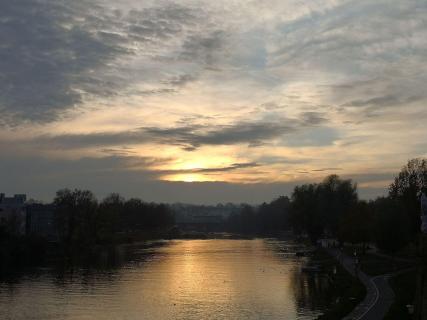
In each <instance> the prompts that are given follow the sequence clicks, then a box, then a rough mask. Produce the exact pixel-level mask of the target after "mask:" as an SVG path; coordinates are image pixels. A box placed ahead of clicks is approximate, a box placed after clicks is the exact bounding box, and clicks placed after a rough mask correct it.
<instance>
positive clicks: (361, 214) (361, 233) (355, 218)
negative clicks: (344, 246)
mask: <svg viewBox="0 0 427 320" xmlns="http://www.w3.org/2000/svg"><path fill="white" fill-rule="evenodd" d="M372 211H373V210H372V205H371V204H370V203H367V202H365V201H359V202H358V203H357V204H356V205H354V206H353V207H352V208H351V209H350V210H348V211H347V212H346V213H345V214H344V215H343V216H342V217H341V219H340V221H339V232H338V239H339V241H340V242H349V243H352V244H358V243H361V244H362V246H363V250H364V249H365V245H366V243H368V242H369V240H371V234H372V223H373V212H372Z"/></svg>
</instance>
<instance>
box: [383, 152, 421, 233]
mask: <svg viewBox="0 0 427 320" xmlns="http://www.w3.org/2000/svg"><path fill="white" fill-rule="evenodd" d="M421 192H425V193H427V159H419V158H417V159H412V160H409V161H408V163H407V164H406V165H405V166H404V167H403V168H402V169H401V171H400V172H399V174H398V176H397V177H395V179H394V182H393V183H392V184H391V185H390V187H389V195H390V198H391V199H394V200H397V201H399V202H400V203H401V204H402V205H403V207H402V210H403V211H404V212H405V214H406V215H407V216H408V218H409V227H410V233H411V237H412V239H414V238H415V237H416V235H417V234H418V233H419V231H420V224H421V221H420V201H419V195H420V193H421Z"/></svg>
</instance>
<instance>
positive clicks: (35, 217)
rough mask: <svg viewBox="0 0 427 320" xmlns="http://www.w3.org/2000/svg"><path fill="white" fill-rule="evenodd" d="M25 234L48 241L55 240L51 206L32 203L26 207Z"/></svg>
mask: <svg viewBox="0 0 427 320" xmlns="http://www.w3.org/2000/svg"><path fill="white" fill-rule="evenodd" d="M26 208H27V216H26V233H27V234H28V235H37V236H40V237H43V238H46V239H49V240H52V241H54V240H56V239H57V232H56V228H55V220H54V212H55V206H54V205H53V204H40V203H33V204H29V205H27V207H26Z"/></svg>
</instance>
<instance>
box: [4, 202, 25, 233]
mask: <svg viewBox="0 0 427 320" xmlns="http://www.w3.org/2000/svg"><path fill="white" fill-rule="evenodd" d="M26 201H27V196H26V195H25V194H15V195H14V196H13V197H6V196H5V194H4V193H0V225H3V226H4V227H6V228H7V230H8V232H11V233H15V234H25V223H26V209H25V202H26Z"/></svg>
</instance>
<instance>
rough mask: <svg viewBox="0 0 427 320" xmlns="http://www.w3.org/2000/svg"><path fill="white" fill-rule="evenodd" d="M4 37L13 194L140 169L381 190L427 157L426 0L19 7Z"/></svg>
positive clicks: (34, 1) (40, 2) (0, 49)
mask: <svg viewBox="0 0 427 320" xmlns="http://www.w3.org/2000/svg"><path fill="white" fill-rule="evenodd" d="M0 38H1V39H2V41H1V43H0V87H1V92H0V147H1V150H2V154H1V155H0V165H1V167H0V169H1V170H2V172H5V178H3V179H2V180H1V181H0V189H4V190H5V191H7V190H9V189H10V190H14V191H16V192H19V190H17V189H19V187H20V186H21V187H23V188H24V186H25V187H26V186H27V185H30V186H33V187H34V188H36V187H37V186H38V185H39V184H40V183H41V180H40V179H41V178H40V177H42V176H47V177H50V178H49V179H53V180H52V181H55V183H48V181H47V180H46V182H45V183H46V186H47V185H49V187H46V188H45V193H44V194H45V195H44V197H45V198H47V197H48V196H47V194H49V195H51V193H52V190H51V189H52V188H55V187H57V186H59V185H61V184H63V186H66V185H67V184H68V182H69V183H70V184H71V183H73V184H74V185H76V186H79V183H81V184H80V185H81V186H85V185H87V181H88V179H89V178H90V177H92V178H93V181H97V182H93V183H90V186H91V187H92V188H93V189H95V191H96V190H101V189H103V188H104V186H105V184H110V185H113V184H114V182H115V181H123V184H124V181H126V179H129V181H134V182H135V179H134V178H132V175H134V176H138V179H140V181H141V185H144V186H145V187H146V188H147V190H150V187H149V186H150V185H152V186H156V188H165V189H164V190H169V191H168V192H165V197H164V200H165V201H168V200H170V199H172V198H173V199H175V198H176V197H175V195H174V194H173V192H175V191H173V190H176V192H177V194H179V192H178V191H177V189H176V188H178V189H179V188H183V187H182V185H181V184H179V183H178V182H171V181H170V180H174V181H176V180H179V181H193V180H194V181H210V182H205V183H207V184H208V183H212V185H210V186H209V187H206V190H209V192H213V191H212V190H214V189H215V188H222V187H224V185H222V184H221V183H225V184H226V183H229V184H227V187H224V188H226V189H227V188H228V189H227V190H229V191H230V192H232V190H233V188H236V189H235V190H236V199H240V200H242V201H244V200H250V199H251V198H252V197H251V196H250V195H249V196H244V195H243V193H241V192H240V191H237V189H239V188H240V189H239V190H254V192H255V190H264V191H265V190H270V191H271V190H276V191H277V192H276V191H274V192H273V191H271V195H272V196H273V194H277V193H280V192H279V191H278V190H280V188H281V187H280V186H284V185H286V188H285V189H286V190H288V189H289V188H290V186H292V185H295V184H296V183H298V182H301V181H318V180H320V179H322V178H323V176H324V175H327V174H330V173H339V174H340V175H344V176H347V177H355V179H356V180H357V179H360V181H361V184H360V185H361V188H363V190H364V192H365V193H364V194H366V195H368V194H369V195H373V194H374V193H375V192H376V193H377V194H381V193H383V192H384V191H385V190H386V186H387V183H388V182H389V181H390V180H391V177H392V173H393V172H397V171H398V170H399V168H400V166H401V165H403V164H404V163H405V161H406V160H407V159H408V158H412V157H422V156H427V154H426V153H425V148H424V145H423V144H425V143H424V142H423V141H424V140H423V137H424V136H426V133H427V132H426V129H425V128H426V127H425V123H426V121H427V109H426V107H425V106H426V103H427V93H426V91H425V88H424V87H425V83H426V82H427V58H426V57H427V40H426V39H427V4H426V3H425V2H424V1H421V0H409V1H406V0H405V1H403V0H402V1H393V2H392V3H391V2H390V1H386V0H380V1H375V2H373V1H369V0H361V1H357V2H354V1H348V0H318V1H317V0H316V1H308V0H307V1H302V2H301V1H297V0H295V1H294V0H290V1H285V2H284V1H278V0H268V1H263V2H259V1H249V2H248V1H240V0H236V1H225V0H219V1H215V2H212V1H194V0H184V1H179V2H177V1H169V0H164V1H163V0H162V1H151V0H149V1H143V2H141V1H136V0H119V1H112V0H108V1H89V0H76V1H65V0H58V1H48V0H23V1H19V2H16V3H13V4H12V3H11V2H7V1H6V2H2V3H1V4H0ZM28 159H35V160H34V161H29V160H28ZM61 168H62V170H61ZM28 170H30V171H31V176H32V177H33V178H31V179H32V180H31V181H32V182H28V184H27V183H24V182H23V180H22V179H24V176H23V175H22V174H21V172H28ZM61 171H62V172H63V175H61ZM71 172H72V174H71ZM100 172H103V173H102V174H101V173H100ZM107 172H108V174H107ZM100 175H101V176H102V179H101V178H100V179H98V177H100ZM35 177H37V178H35ZM77 177H78V178H77ZM113 177H114V179H113ZM79 181H80V182H79ZM213 181H215V182H213ZM168 183H169V184H168ZM177 183H178V184H177ZM245 184H247V185H249V184H250V185H253V189H251V188H252V187H247V188H246V187H244V185H245ZM270 184H271V185H270ZM130 185H132V187H129V188H125V189H126V190H127V191H126V192H127V193H129V194H134V193H137V192H138V191H137V190H138V188H139V187H138V184H137V183H136V182H135V183H133V184H132V183H130ZM261 185H262V186H268V187H261ZM10 186H14V187H13V188H12V187H10ZM160 186H162V187H160ZM193 186H194V188H193V189H195V188H199V187H196V185H195V184H193ZM204 186H205V185H204ZM230 186H234V187H230ZM237 186H239V187H237ZM256 186H258V187H256ZM121 187H123V186H122V185H120V186H117V188H115V187H114V188H113V187H112V188H111V189H112V190H111V191H114V190H117V191H120V188H121ZM145 187H144V188H145ZM153 188H154V187H153ZM186 188H188V190H193V189H192V187H191V185H186ZM203 188H204V187H203ZM203 188H202V189H203ZM257 188H259V189H257ZM159 190H160V189H159ZM283 190H284V189H283ZM381 190H382V191H381ZM264 191H263V192H264ZM28 192H30V191H28ZM206 192H208V191H206ZM260 192H261V191H260ZM218 194H219V193H218ZM237 194H239V196H237ZM266 194H267V193H266ZM40 196H43V195H40ZM168 197H169V198H168ZM239 197H241V198H239ZM202 198H203V199H205V198H206V199H208V198H209V196H208V195H206V197H205V196H203V197H202ZM156 199H157V198H156ZM265 200H269V199H265Z"/></svg>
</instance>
